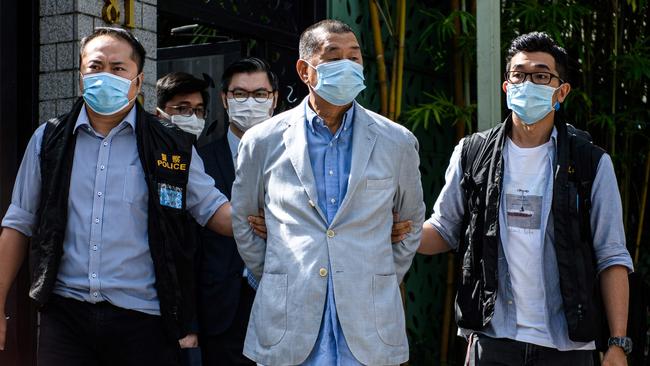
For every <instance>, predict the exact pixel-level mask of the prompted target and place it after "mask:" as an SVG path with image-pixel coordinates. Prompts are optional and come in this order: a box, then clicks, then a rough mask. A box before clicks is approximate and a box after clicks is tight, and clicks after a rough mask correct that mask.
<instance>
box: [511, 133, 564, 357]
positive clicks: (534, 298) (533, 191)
mask: <svg viewBox="0 0 650 366" xmlns="http://www.w3.org/2000/svg"><path fill="white" fill-rule="evenodd" d="M552 154H553V143H552V142H551V141H550V140H549V142H547V143H545V144H543V145H540V146H537V147H533V148H521V147H518V146H517V145H515V144H514V143H513V142H512V140H510V138H507V142H506V146H505V149H504V154H503V158H504V178H503V192H502V194H501V212H500V221H499V222H500V236H501V243H502V245H503V251H504V254H505V258H506V261H507V262H508V272H509V274H510V282H511V284H512V290H513V291H512V292H513V296H514V299H513V300H514V304H512V305H513V306H515V310H516V314H517V335H516V336H515V339H516V340H518V341H522V342H527V343H533V344H537V345H540V346H546V347H554V346H553V342H552V341H551V337H550V335H549V332H548V329H547V325H546V324H547V321H546V317H547V311H546V301H545V300H546V299H545V293H544V281H543V278H542V276H543V275H544V273H543V258H542V256H543V253H544V248H543V244H544V234H545V233H544V228H545V227H546V223H547V221H548V214H546V215H545V216H544V217H542V215H543V213H544V212H549V210H545V206H544V205H547V204H550V202H551V200H550V199H549V198H550V197H545V196H547V195H549V194H552V187H549V186H548V185H549V183H551V184H552V182H549V180H550V179H552V173H551V172H552V168H551V164H552V156H553V155H552ZM549 188H551V189H549Z"/></svg>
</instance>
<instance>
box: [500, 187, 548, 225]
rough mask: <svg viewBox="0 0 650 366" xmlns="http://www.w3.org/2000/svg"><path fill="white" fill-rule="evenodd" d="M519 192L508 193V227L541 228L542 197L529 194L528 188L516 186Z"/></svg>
mask: <svg viewBox="0 0 650 366" xmlns="http://www.w3.org/2000/svg"><path fill="white" fill-rule="evenodd" d="M516 190H517V192H518V193H519V194H510V193H506V214H507V215H508V228H509V229H512V228H520V229H528V230H539V229H540V227H541V224H542V197H541V196H535V195H529V194H528V192H529V190H528V189H525V188H516Z"/></svg>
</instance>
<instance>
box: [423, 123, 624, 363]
mask: <svg viewBox="0 0 650 366" xmlns="http://www.w3.org/2000/svg"><path fill="white" fill-rule="evenodd" d="M556 138H557V130H556V129H555V128H554V129H553V132H552V135H551V140H552V143H553V148H552V154H551V156H550V157H549V162H548V164H549V165H550V167H555V166H556V164H557V158H556V155H557V140H556ZM463 142H464V140H461V142H460V143H459V144H458V145H457V146H456V148H455V149H454V152H453V154H452V156H451V159H450V161H449V167H448V168H447V172H446V173H445V180H446V182H445V186H444V187H443V188H442V190H441V191H440V194H439V195H438V199H437V200H436V203H435V204H434V206H433V214H432V215H431V218H430V219H429V221H428V223H429V224H430V225H433V227H434V228H435V229H436V230H437V231H438V232H439V233H440V235H441V236H442V237H443V238H444V239H445V241H446V242H447V243H449V245H450V246H451V247H452V248H453V249H457V248H458V244H459V240H460V235H461V234H462V233H461V226H462V223H463V215H464V203H463V200H464V199H465V198H464V194H463V191H462V190H461V187H460V181H461V179H462V177H463V172H462V167H461V162H460V156H461V151H462V145H463ZM550 167H549V168H550ZM540 171H542V172H543V171H545V172H546V174H548V179H547V184H548V186H547V187H546V194H545V196H544V204H543V205H542V211H543V212H542V217H544V218H546V219H545V220H544V221H543V223H542V228H541V231H542V233H543V234H542V235H544V240H543V244H542V245H543V258H541V260H542V271H543V273H542V274H541V276H542V282H543V284H544V285H543V289H542V291H544V297H545V308H546V331H547V332H548V334H549V335H550V337H551V341H552V342H553V346H554V347H555V348H556V349H558V350H560V351H571V350H586V349H594V348H595V346H594V343H593V342H589V343H584V342H574V341H572V340H571V339H569V333H568V330H567V323H566V317H565V315H564V311H563V309H562V293H561V292H560V283H559V281H560V277H559V272H558V265H557V257H556V254H555V247H554V246H553V243H554V240H555V230H554V221H553V213H552V212H551V207H552V193H553V182H554V177H553V172H554V171H555V169H545V170H544V169H542V168H540ZM591 203H592V207H591V220H590V221H591V230H592V234H593V246H594V253H595V256H596V261H597V269H598V272H600V271H602V270H604V269H606V268H608V267H610V266H614V265H621V266H625V267H627V268H628V270H629V271H632V270H633V266H632V259H631V257H630V254H629V252H628V251H627V248H626V246H625V232H624V231H623V221H622V217H623V216H622V207H621V199H620V194H619V191H618V185H617V183H616V176H615V174H614V168H613V165H612V160H611V158H610V157H609V155H607V154H604V155H603V156H602V158H601V159H600V162H599V164H598V170H597V172H596V176H595V178H594V182H593V184H592V190H591ZM504 207H505V205H503V204H502V205H501V208H502V210H501V212H500V213H499V225H501V233H504V232H505V231H506V228H504V227H503V225H504V222H505V217H504V212H503V208H504ZM504 238H505V237H504V235H501V237H500V239H501V240H499V248H498V258H499V261H498V268H497V271H498V274H499V278H498V281H499V282H498V286H499V293H498V295H497V298H496V304H495V307H494V317H493V318H492V320H491V321H490V324H489V325H488V326H487V327H486V329H485V330H483V331H481V333H484V334H486V335H488V336H490V337H494V338H509V339H515V337H516V335H517V311H516V309H517V304H516V303H515V301H514V298H515V296H514V289H513V286H512V283H511V274H510V272H509V270H508V262H507V260H506V256H505V254H504V251H503V247H504V246H507V245H508V243H507V242H506V241H504ZM523 260H526V259H525V258H522V261H523ZM460 333H461V334H463V335H468V334H469V333H471V332H470V331H469V330H463V329H461V330H460Z"/></svg>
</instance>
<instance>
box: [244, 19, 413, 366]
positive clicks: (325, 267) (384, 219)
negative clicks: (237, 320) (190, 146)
mask: <svg viewBox="0 0 650 366" xmlns="http://www.w3.org/2000/svg"><path fill="white" fill-rule="evenodd" d="M296 69H297V71H298V74H299V76H300V78H301V79H302V80H303V82H304V83H305V84H306V85H307V87H308V88H309V96H308V97H307V98H305V100H304V101H303V102H302V103H301V104H300V105H299V106H297V107H296V108H294V109H291V110H289V111H287V112H284V113H282V114H280V115H277V116H275V117H273V118H271V119H270V120H268V121H266V122H263V123H262V124H260V125H258V126H255V127H253V128H252V129H250V130H249V131H248V132H247V133H246V135H244V137H243V139H242V140H241V144H240V146H239V157H238V163H237V176H236V179H235V183H234V185H233V190H232V198H233V199H232V202H233V203H232V205H233V230H234V234H235V239H236V241H237V246H238V249H239V252H240V254H241V256H242V258H243V259H244V261H245V262H246V266H247V267H248V268H249V269H250V270H251V271H252V272H253V273H254V274H255V276H257V277H258V278H261V282H260V287H259V289H258V291H257V294H256V297H255V302H254V304H253V309H252V313H251V317H250V322H249V326H248V332H247V335H246V342H245V346H244V354H245V355H246V356H247V357H249V358H250V359H252V360H254V361H256V362H258V363H260V364H264V365H270V366H275V365H298V364H302V365H395V364H399V363H402V362H404V361H406V360H408V342H407V338H406V331H405V322H404V311H403V308H402V302H401V298H400V291H399V283H400V282H401V281H402V278H403V277H404V274H405V273H406V271H407V270H408V269H409V266H410V265H411V260H412V259H413V255H414V253H415V251H416V249H417V247H418V245H419V241H420V234H421V226H422V222H423V221H424V212H425V207H424V203H423V201H422V186H421V182H420V173H419V170H418V167H419V157H418V151H417V150H418V142H417V140H416V138H415V136H413V134H412V133H411V132H409V131H408V130H407V129H405V128H403V127H401V126H400V125H398V124H396V123H394V122H392V121H390V120H388V119H386V118H384V117H382V116H380V115H378V114H375V113H373V112H371V111H368V110H366V109H365V108H363V107H362V106H360V105H359V104H358V103H356V102H355V101H354V99H355V97H356V96H357V95H358V93H359V92H360V91H361V90H363V89H364V88H365V86H364V78H363V60H362V56H361V50H360V47H359V43H358V42H357V38H356V36H355V35H354V33H353V31H352V29H351V28H350V27H349V26H348V25H346V24H344V23H341V22H339V21H335V20H324V21H322V22H319V23H316V24H314V25H312V26H311V27H309V28H308V29H307V30H305V32H303V34H302V35H301V37H300V59H299V60H298V62H297V64H296ZM259 207H264V211H265V214H266V224H267V239H266V241H264V240H263V239H261V238H260V237H258V236H256V235H255V234H254V232H253V229H252V228H251V226H250V225H249V224H250V223H249V219H250V218H249V216H252V215H257V213H258V208H259ZM393 212H396V213H397V214H398V215H399V217H400V219H402V220H410V221H411V222H412V228H413V231H412V232H411V233H410V234H409V235H408V236H406V237H405V238H404V240H402V241H401V242H399V243H396V244H394V245H391V225H392V223H393Z"/></svg>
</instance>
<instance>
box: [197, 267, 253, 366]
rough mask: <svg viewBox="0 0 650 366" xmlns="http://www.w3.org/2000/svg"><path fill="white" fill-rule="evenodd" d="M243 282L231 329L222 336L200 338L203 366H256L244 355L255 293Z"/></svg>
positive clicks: (243, 279) (203, 336)
mask: <svg viewBox="0 0 650 366" xmlns="http://www.w3.org/2000/svg"><path fill="white" fill-rule="evenodd" d="M242 282H243V283H242V285H241V290H240V296H239V305H238V306H237V312H236V313H235V317H234V319H233V321H232V324H230V327H228V329H226V331H225V332H223V333H221V334H217V335H202V336H200V339H199V347H201V358H202V359H203V366H222V365H223V366H236V365H237V366H238V365H255V362H253V361H251V360H249V359H248V358H247V357H246V356H244V355H243V354H242V352H243V351H244V340H245V339H246V330H247V328H248V318H249V317H250V314H251V309H252V307H253V300H254V299H255V291H254V290H253V289H252V288H251V287H250V285H249V284H248V282H247V281H246V278H242Z"/></svg>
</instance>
